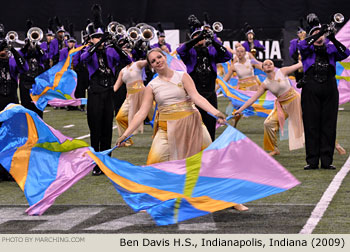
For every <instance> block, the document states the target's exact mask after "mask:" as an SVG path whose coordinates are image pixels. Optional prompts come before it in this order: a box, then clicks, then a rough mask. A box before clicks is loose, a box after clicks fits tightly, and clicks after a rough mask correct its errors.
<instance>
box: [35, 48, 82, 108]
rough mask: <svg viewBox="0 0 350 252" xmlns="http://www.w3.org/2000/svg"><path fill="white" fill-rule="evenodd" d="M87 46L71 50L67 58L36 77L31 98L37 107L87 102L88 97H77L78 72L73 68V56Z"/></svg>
mask: <svg viewBox="0 0 350 252" xmlns="http://www.w3.org/2000/svg"><path fill="white" fill-rule="evenodd" d="M84 47H85V46H80V47H78V48H74V49H72V50H70V51H69V54H68V57H67V58H66V60H63V61H60V62H58V63H57V64H56V65H54V66H53V67H51V68H50V69H49V70H47V71H45V72H44V73H42V74H40V75H38V76H37V77H36V78H35V84H33V87H32V89H31V94H30V96H31V98H32V100H33V102H34V103H35V105H36V107H37V108H38V109H40V110H44V109H45V107H46V106H47V104H49V105H51V106H55V107H64V106H79V105H82V104H86V103H87V99H86V98H75V96H74V92H75V89H76V86H77V74H76V72H75V71H74V70H72V60H73V56H74V55H75V54H76V53H78V52H79V51H80V50H82V49H83V48H84Z"/></svg>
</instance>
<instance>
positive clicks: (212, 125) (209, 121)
mask: <svg viewBox="0 0 350 252" xmlns="http://www.w3.org/2000/svg"><path fill="white" fill-rule="evenodd" d="M199 94H200V95H202V96H203V97H204V98H205V99H207V100H208V102H209V103H210V104H211V105H213V107H215V108H218V100H217V97H216V93H215V92H211V93H203V92H199ZM196 107H197V106H196ZM197 109H198V110H199V112H200V113H201V116H202V120H203V123H204V125H205V126H206V127H207V129H208V131H209V135H210V138H211V140H212V141H214V140H215V131H216V119H215V118H214V117H212V116H211V115H209V114H208V113H207V111H205V110H203V109H201V108H200V107H197Z"/></svg>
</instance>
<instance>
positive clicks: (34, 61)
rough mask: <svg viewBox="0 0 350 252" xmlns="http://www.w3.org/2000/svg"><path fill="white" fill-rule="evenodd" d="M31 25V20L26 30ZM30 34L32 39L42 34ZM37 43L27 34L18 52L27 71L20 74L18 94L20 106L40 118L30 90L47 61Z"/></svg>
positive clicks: (40, 113)
mask: <svg viewBox="0 0 350 252" xmlns="http://www.w3.org/2000/svg"><path fill="white" fill-rule="evenodd" d="M32 25H33V24H32V22H31V20H28V21H27V28H28V30H29V29H30V28H32ZM32 33H35V34H34V35H33V36H34V37H37V36H39V39H40V35H38V34H37V33H42V31H41V30H38V31H36V30H35V31H33V32H32ZM38 42H39V41H35V40H34V39H33V38H32V35H31V34H29V37H28V38H27V39H26V43H25V45H24V47H23V48H22V49H21V50H20V52H21V53H22V54H23V57H24V59H25V60H26V61H27V63H28V67H29V69H28V71H26V72H25V73H21V74H20V78H19V79H20V81H19V92H20V98H21V104H22V106H23V107H25V108H27V109H30V110H32V111H34V112H35V113H37V114H38V115H39V116H40V117H41V118H42V117H43V112H42V111H41V110H40V109H38V108H37V107H36V106H35V104H34V103H33V100H32V98H31V97H30V89H31V88H32V85H33V84H34V83H35V77H37V76H38V75H39V74H41V73H43V72H44V70H45V66H44V63H45V61H46V59H47V55H46V54H45V52H44V50H43V49H41V47H40V46H39V45H38Z"/></svg>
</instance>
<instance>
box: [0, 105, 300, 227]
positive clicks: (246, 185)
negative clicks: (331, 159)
mask: <svg viewBox="0 0 350 252" xmlns="http://www.w3.org/2000/svg"><path fill="white" fill-rule="evenodd" d="M0 121H1V122H3V124H2V127H1V128H0V163H1V164H2V165H3V166H4V167H5V169H6V170H7V171H9V172H10V174H11V175H12V176H13V177H14V179H15V180H16V182H17V183H18V185H19V186H20V187H21V189H22V190H23V191H24V194H25V196H26V198H27V200H28V203H29V205H30V208H29V209H27V211H26V212H27V213H28V214H29V215H41V214H42V213H44V212H45V210H46V209H47V208H48V207H50V206H51V205H52V204H53V202H54V200H55V199H56V197H58V196H59V195H60V194H61V193H62V192H64V191H65V190H67V189H68V188H69V187H70V186H72V185H73V184H74V183H75V182H77V181H78V180H79V179H81V178H82V177H84V176H85V175H86V174H88V173H89V172H90V171H91V170H92V167H93V166H94V165H95V163H96V164H98V166H99V167H100V168H101V170H102V171H103V172H104V173H105V175H106V176H107V177H108V178H109V179H110V180H111V181H112V183H113V185H114V187H115V188H116V189H117V191H118V192H119V193H120V194H121V195H122V197H123V198H124V200H125V202H126V203H127V204H128V205H129V206H130V207H131V208H132V209H133V210H135V211H141V210H146V211H147V212H148V213H149V214H150V215H151V216H152V218H153V219H154V220H155V222H156V223H157V224H158V225H168V224H173V223H177V222H180V221H184V220H187V219H191V218H195V217H198V216H202V215H205V214H208V213H212V212H215V211H218V210H222V209H225V208H228V207H232V206H234V205H235V204H240V203H246V202H249V201H252V200H256V199H260V198H262V197H266V196H269V195H272V194H276V193H280V192H283V191H286V190H288V189H290V188H292V187H294V186H296V185H298V184H299V181H298V180H296V179H295V178H294V177H293V175H291V174H290V173H289V172H288V171H287V170H286V169H285V168H283V167H282V166H281V165H280V164H279V163H278V162H277V161H276V160H275V159H273V158H272V157H270V156H269V155H268V154H267V153H266V152H265V151H264V150H262V149H261V148H260V147H259V146H257V145H256V144H255V143H254V142H252V141H251V140H250V139H249V138H247V137H246V136H244V135H243V134H242V133H240V132H239V131H238V130H236V129H235V128H233V127H231V126H230V127H228V128H227V129H226V130H225V131H224V133H222V135H221V136H220V137H219V138H217V139H216V140H215V141H214V142H213V143H212V144H211V145H210V146H209V147H208V148H206V149H205V150H203V151H201V152H199V153H198V154H196V155H194V156H192V157H189V158H186V159H184V160H176V161H169V162H163V163H158V164H153V165H149V166H135V165H133V164H130V163H128V162H126V161H121V160H118V159H116V158H112V157H109V156H108V155H107V154H108V151H107V152H103V153H102V152H94V150H93V149H92V148H88V147H87V144H86V143H85V142H83V141H79V140H72V139H70V138H67V137H65V136H63V135H62V134H61V133H60V132H58V131H56V130H54V129H53V128H51V127H50V126H48V125H47V124H45V123H44V122H43V121H42V120H41V118H40V117H38V116H37V114H35V113H34V112H32V111H30V110H27V109H25V108H23V107H22V106H20V105H14V104H11V105H8V106H7V107H6V108H5V110H3V111H2V112H0ZM251 153H254V158H252V156H251ZM94 162H95V163H94Z"/></svg>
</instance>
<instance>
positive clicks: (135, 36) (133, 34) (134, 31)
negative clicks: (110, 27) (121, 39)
mask: <svg viewBox="0 0 350 252" xmlns="http://www.w3.org/2000/svg"><path fill="white" fill-rule="evenodd" d="M126 34H127V36H128V38H129V40H130V41H132V42H136V41H138V40H140V39H141V30H140V29H139V28H137V27H130V28H129V29H128V30H127V32H126Z"/></svg>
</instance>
